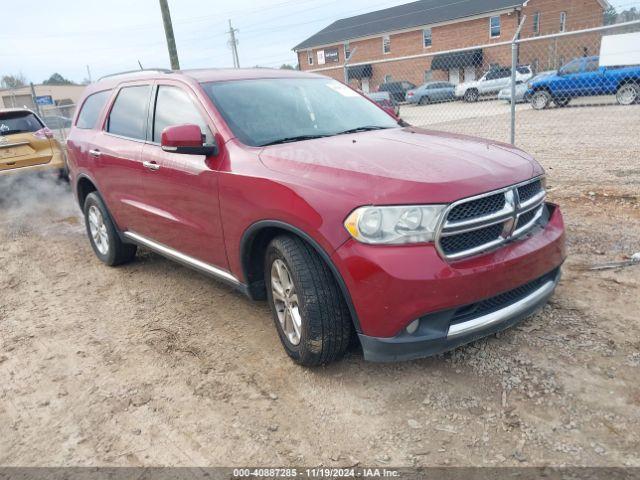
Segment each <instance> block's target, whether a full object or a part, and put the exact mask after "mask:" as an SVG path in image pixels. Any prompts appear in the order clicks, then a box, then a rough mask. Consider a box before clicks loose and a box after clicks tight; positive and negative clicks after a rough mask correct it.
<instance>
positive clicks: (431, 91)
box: [405, 82, 456, 105]
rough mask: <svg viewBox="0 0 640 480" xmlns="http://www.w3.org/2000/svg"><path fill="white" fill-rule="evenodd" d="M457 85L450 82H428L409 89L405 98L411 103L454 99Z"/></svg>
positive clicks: (421, 103) (422, 103)
mask: <svg viewBox="0 0 640 480" xmlns="http://www.w3.org/2000/svg"><path fill="white" fill-rule="evenodd" d="M455 88H456V87H455V86H454V85H452V84H451V83H449V82H427V83H425V84H423V85H420V86H419V87H416V88H413V89H411V90H409V91H408V92H407V94H406V97H405V100H406V101H407V102H409V103H417V104H418V105H426V104H427V103H432V102H447V101H449V100H453V99H454V92H455Z"/></svg>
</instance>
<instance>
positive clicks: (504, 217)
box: [437, 178, 546, 260]
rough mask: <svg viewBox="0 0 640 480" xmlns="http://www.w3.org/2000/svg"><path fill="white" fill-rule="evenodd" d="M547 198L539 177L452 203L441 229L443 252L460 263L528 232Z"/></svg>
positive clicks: (440, 238) (540, 215)
mask: <svg viewBox="0 0 640 480" xmlns="http://www.w3.org/2000/svg"><path fill="white" fill-rule="evenodd" d="M545 196H546V192H545V191H544V188H543V184H542V180H541V179H540V178H536V179H533V180H529V181H527V182H524V183H520V184H517V185H514V186H511V187H507V188H503V189H501V190H496V191H494V192H489V193H485V194H483V195H478V196H476V197H471V198H466V199H463V200H460V201H457V202H455V203H453V204H451V205H450V206H449V208H448V210H447V212H446V214H445V216H444V220H443V222H442V224H441V226H440V229H439V234H438V240H437V246H438V249H439V251H440V253H441V254H442V255H443V256H444V257H445V258H446V259H449V260H458V259H462V258H466V257H470V256H473V255H477V254H480V253H483V252H486V251H487V250H490V249H493V248H496V247H499V246H501V245H503V244H505V243H507V242H509V241H512V240H514V239H515V238H517V237H519V236H521V235H523V234H525V233H527V232H528V231H530V230H531V229H532V228H533V227H534V226H535V225H536V224H537V223H538V221H539V220H540V218H541V217H542V214H543V211H544V200H545Z"/></svg>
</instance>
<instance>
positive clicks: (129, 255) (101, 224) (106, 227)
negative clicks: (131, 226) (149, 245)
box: [84, 192, 138, 267]
mask: <svg viewBox="0 0 640 480" xmlns="http://www.w3.org/2000/svg"><path fill="white" fill-rule="evenodd" d="M84 220H85V226H86V228H87V235H89V242H90V243H91V247H92V248H93V251H94V252H95V254H96V256H97V257H98V258H99V259H100V261H101V262H102V263H105V264H106V265H109V266H111V267H114V266H116V265H122V264H123V263H127V262H130V261H131V260H133V258H134V257H135V256H136V251H137V249H138V247H137V246H136V245H132V244H129V243H124V242H123V241H122V240H121V239H120V235H118V232H117V230H116V227H115V225H114V224H113V221H112V220H111V215H109V211H108V210H107V207H106V206H105V204H104V202H103V201H102V198H101V197H100V195H99V194H98V193H97V192H91V193H90V194H89V195H87V198H86V199H85V201H84Z"/></svg>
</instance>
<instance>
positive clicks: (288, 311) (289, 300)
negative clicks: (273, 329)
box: [271, 259, 302, 345]
mask: <svg viewBox="0 0 640 480" xmlns="http://www.w3.org/2000/svg"><path fill="white" fill-rule="evenodd" d="M271 293H272V295H273V303H274V305H275V309H276V313H277V316H278V322H279V323H280V327H281V328H282V332H283V333H284V334H285V336H286V337H287V340H289V342H290V343H291V344H292V345H298V344H299V343H300V338H301V332H302V317H301V315H300V305H299V303H298V294H297V293H296V288H295V285H294V284H293V279H292V277H291V273H290V272H289V269H288V268H287V265H286V264H285V263H284V262H283V261H282V260H280V259H276V260H274V262H273V264H272V265H271Z"/></svg>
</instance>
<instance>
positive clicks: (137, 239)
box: [124, 231, 240, 285]
mask: <svg viewBox="0 0 640 480" xmlns="http://www.w3.org/2000/svg"><path fill="white" fill-rule="evenodd" d="M124 236H125V237H127V238H128V239H129V240H131V241H133V242H134V243H137V244H138V245H142V246H143V247H147V248H149V249H150V250H153V251H154V252H156V253H159V254H160V255H162V256H164V257H167V258H169V259H171V260H175V261H176V262H179V263H182V264H183V265H186V266H187V267H191V268H193V269H195V270H198V271H200V272H202V273H205V274H207V275H211V276H213V277H216V278H219V279H221V280H224V281H226V282H228V283H231V284H233V285H240V281H239V280H238V279H237V278H236V277H235V276H234V275H233V274H231V273H230V272H228V271H226V270H223V269H221V268H218V267H216V266H214V265H211V264H209V263H206V262H203V261H202V260H198V259H197V258H193V257H191V256H189V255H186V254H184V253H182V252H179V251H177V250H174V249H173V248H170V247H167V246H166V245H163V244H161V243H158V242H156V241H155V240H151V239H150V238H147V237H144V236H142V235H139V234H137V233H134V232H130V231H127V232H124Z"/></svg>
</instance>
